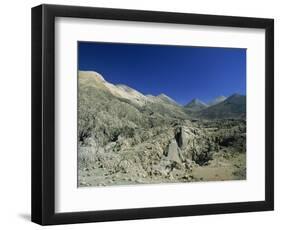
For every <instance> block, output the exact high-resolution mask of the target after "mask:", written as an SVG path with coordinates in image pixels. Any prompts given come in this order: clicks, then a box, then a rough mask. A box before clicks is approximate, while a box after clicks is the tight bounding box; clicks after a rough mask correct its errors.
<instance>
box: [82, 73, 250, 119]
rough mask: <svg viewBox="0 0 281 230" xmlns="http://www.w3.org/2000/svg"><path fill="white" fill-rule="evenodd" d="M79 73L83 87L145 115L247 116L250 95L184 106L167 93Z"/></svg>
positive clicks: (205, 117) (97, 75)
mask: <svg viewBox="0 0 281 230" xmlns="http://www.w3.org/2000/svg"><path fill="white" fill-rule="evenodd" d="M78 74H79V85H80V86H82V87H87V88H89V87H94V88H96V89H98V92H102V93H103V94H104V95H105V94H106V95H107V97H112V98H115V99H118V100H119V101H122V102H126V103H127V104H128V105H130V106H131V107H134V108H136V109H138V110H139V111H141V112H144V113H149V114H155V113H158V114H160V115H161V116H169V117H175V118H181V119H189V118H196V119H227V118H234V119H236V118H238V119H244V118H245V117H246V96H244V95H240V94H237V93H235V94H233V95H231V96H229V97H225V96H219V97H216V98H214V99H213V100H211V101H210V102H208V103H205V102H203V101H201V100H199V99H197V98H194V99H192V100H191V101H190V102H189V103H187V104H186V105H184V106H182V105H179V104H178V103H177V102H176V101H175V100H173V99H172V98H170V97H169V96H167V95H165V94H160V95H157V96H154V95H144V94H142V93H140V92H139V91H137V90H135V89H133V88H131V87H129V86H127V85H123V84H117V85H114V84H112V83H109V82H107V81H106V80H105V79H104V78H103V76H102V75H100V74H99V73H97V72H94V71H79V73H78Z"/></svg>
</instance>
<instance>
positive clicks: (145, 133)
mask: <svg viewBox="0 0 281 230" xmlns="http://www.w3.org/2000/svg"><path fill="white" fill-rule="evenodd" d="M78 79H79V80H78V84H79V86H78V89H79V91H78V92H79V95H78V186H79V187H85V186H108V185H124V184H144V183H167V182H192V181H214V180H215V181H217V180H219V181H222V180H241V179H246V119H245V118H246V97H245V96H243V95H238V94H233V95H232V96H230V97H228V98H225V97H223V96H220V97H219V98H216V99H214V100H213V101H211V102H209V103H208V104H205V103H204V102H201V101H200V100H199V99H194V100H192V101H191V102H190V103H188V104H187V105H186V106H181V105H179V104H177V103H176V102H175V101H174V100H173V99H171V98H169V97H168V96H167V95H164V94H161V95H158V96H153V95H143V94H142V93H140V92H138V91H136V90H135V89H132V88H130V87H128V86H125V85H113V84H111V83H109V82H107V81H106V80H105V79H104V78H103V77H102V76H101V75H100V74H98V73H96V72H91V71H79V73H78Z"/></svg>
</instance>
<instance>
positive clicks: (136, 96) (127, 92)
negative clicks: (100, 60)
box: [79, 71, 149, 105]
mask: <svg viewBox="0 0 281 230" xmlns="http://www.w3.org/2000/svg"><path fill="white" fill-rule="evenodd" d="M79 78H80V81H81V80H82V81H83V80H88V81H90V80H92V86H93V87H96V88H99V89H103V90H106V91H109V92H110V93H111V94H112V95H114V96H116V97H119V98H124V99H127V100H130V101H132V102H133V103H136V104H138V105H145V103H146V102H147V101H149V98H146V96H144V95H143V94H142V93H140V92H138V91H137V90H134V89H132V88H130V87H128V86H126V85H113V84H111V83H109V82H107V81H105V80H104V78H103V77H102V75H100V74H99V73H97V72H94V71H79Z"/></svg>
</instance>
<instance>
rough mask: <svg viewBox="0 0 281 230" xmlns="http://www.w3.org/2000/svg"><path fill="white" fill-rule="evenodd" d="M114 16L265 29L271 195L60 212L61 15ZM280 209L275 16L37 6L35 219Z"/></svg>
mask: <svg viewBox="0 0 281 230" xmlns="http://www.w3.org/2000/svg"><path fill="white" fill-rule="evenodd" d="M56 17H71V18H89V19H110V20H125V21H139V22H155V23H173V24H193V25H212V26H227V27H241V28H262V29H265V36H266V38H265V43H266V44H265V47H266V50H265V92H266V98H265V101H266V105H265V108H266V114H265V117H266V121H265V122H266V128H265V132H266V134H265V136H266V138H265V143H266V147H265V200H264V201H254V202H253V201H251V202H239V203H219V204H203V205H201V204H200V205H188V206H186V205H185V206H184V205H183V206H172V207H156V208H138V209H121V210H106V211H87V212H71V213H55V65H54V64H55V46H54V37H55V30H54V28H55V27H54V26H55V18H56ZM273 209H274V20H273V19H264V18H247V17H230V16H215V15H202V14H186V13H171V12H153V11H139V10H125V9H109V8H93V7H80V6H61V5H40V6H36V7H34V8H32V209H31V213H32V221H33V222H35V223H38V224H41V225H53V224H71V223H84V222H99V221H116V220H130V219H143V218H163V217H178V216H194V215H206V214H222V213H237V212H252V211H267V210H273Z"/></svg>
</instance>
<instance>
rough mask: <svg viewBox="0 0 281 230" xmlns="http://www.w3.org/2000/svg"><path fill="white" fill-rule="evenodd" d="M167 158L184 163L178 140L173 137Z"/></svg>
mask: <svg viewBox="0 0 281 230" xmlns="http://www.w3.org/2000/svg"><path fill="white" fill-rule="evenodd" d="M167 158H168V160H170V161H175V162H177V163H182V160H181V158H180V149H179V147H178V144H177V141H176V140H175V139H172V140H171V142H170V144H169V146H168V151H167Z"/></svg>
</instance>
